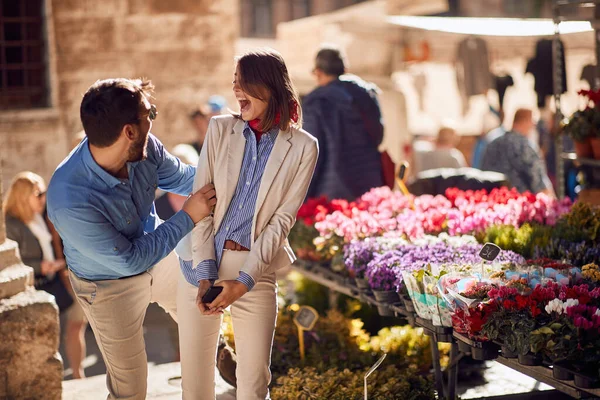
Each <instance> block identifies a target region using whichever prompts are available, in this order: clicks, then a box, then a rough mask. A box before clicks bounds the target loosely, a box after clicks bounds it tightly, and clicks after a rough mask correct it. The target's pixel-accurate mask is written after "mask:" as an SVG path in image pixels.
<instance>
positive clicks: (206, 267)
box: [194, 260, 219, 282]
mask: <svg viewBox="0 0 600 400" xmlns="http://www.w3.org/2000/svg"><path fill="white" fill-rule="evenodd" d="M194 272H195V275H196V281H197V282H200V281H201V280H203V279H208V280H212V281H215V280H217V279H219V272H218V271H217V262H216V261H215V260H204V261H201V262H200V263H199V264H198V266H197V267H196V268H195V269H194Z"/></svg>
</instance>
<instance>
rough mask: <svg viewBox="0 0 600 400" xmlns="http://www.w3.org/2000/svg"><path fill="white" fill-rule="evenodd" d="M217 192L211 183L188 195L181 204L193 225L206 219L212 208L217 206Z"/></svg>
mask: <svg viewBox="0 0 600 400" xmlns="http://www.w3.org/2000/svg"><path fill="white" fill-rule="evenodd" d="M216 196H217V192H216V191H215V187H214V185H213V184H212V183H209V184H208V185H206V186H204V187H202V188H201V189H200V190H198V191H197V192H196V193H194V194H192V195H190V197H188V199H187V200H186V201H185V203H184V204H183V211H185V212H186V213H187V214H188V215H189V216H190V218H191V219H192V221H194V224H195V223H197V222H198V221H201V220H203V219H204V218H206V217H208V216H209V215H210V213H211V212H212V209H213V207H214V206H215V204H217V197H216Z"/></svg>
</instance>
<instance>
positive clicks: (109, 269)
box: [48, 79, 216, 399]
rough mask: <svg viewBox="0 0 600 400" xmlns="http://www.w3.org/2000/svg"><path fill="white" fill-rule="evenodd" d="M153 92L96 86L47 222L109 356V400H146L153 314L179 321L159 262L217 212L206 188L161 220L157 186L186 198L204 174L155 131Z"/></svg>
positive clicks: (172, 266)
mask: <svg viewBox="0 0 600 400" xmlns="http://www.w3.org/2000/svg"><path fill="white" fill-rule="evenodd" d="M152 89H153V86H152V84H151V82H149V81H141V80H128V79H108V80H103V81H98V82H96V83H95V84H93V85H92V86H91V87H90V88H89V89H88V91H87V92H86V94H85V95H84V97H83V100H82V103H81V110H80V113H81V122H82V124H83V128H84V130H85V132H86V136H87V138H86V139H84V140H83V141H82V142H81V143H80V144H79V146H77V147H76V148H75V149H74V150H73V151H72V152H71V154H69V156H68V157H67V158H66V159H65V160H64V161H63V162H62V163H61V165H59V167H58V168H57V170H56V171H55V173H54V176H53V177H52V180H51V181H50V185H49V186H48V216H49V218H50V220H51V221H52V223H53V224H54V226H55V227H56V230H57V231H58V233H59V234H60V236H61V238H62V239H63V242H64V252H65V256H66V259H67V264H68V265H69V276H70V278H71V282H72V285H73V289H74V291H75V294H76V295H77V299H78V301H79V303H80V304H81V305H82V307H83V309H84V312H85V315H86V317H87V318H88V320H89V321H90V325H91V326H92V329H93V330H94V334H95V336H96V341H97V342H98V346H99V347H100V351H101V352H102V356H103V358H104V362H105V364H106V370H107V386H108V390H109V396H108V398H109V399H125V398H126V399H144V398H145V397H146V378H147V368H148V367H147V359H146V351H145V347H144V336H143V331H142V323H143V321H144V317H145V314H146V308H147V307H148V304H149V303H150V302H157V303H159V304H160V305H161V306H162V307H163V308H165V310H166V311H168V312H169V313H170V314H171V315H172V316H173V317H174V318H175V316H176V312H177V309H176V291H177V281H178V276H179V271H178V270H177V264H176V261H175V263H167V262H161V260H163V259H165V257H167V256H168V255H169V254H171V253H172V251H173V249H174V248H175V246H176V245H177V243H178V242H179V241H180V240H181V239H182V238H183V237H184V236H185V235H186V234H187V233H189V232H190V231H191V230H192V229H193V227H194V224H195V223H197V222H198V221H200V220H202V219H204V218H205V217H207V216H208V215H209V214H210V213H211V209H212V207H213V206H214V205H215V204H216V199H215V191H214V188H213V186H212V185H207V186H205V187H203V188H202V189H200V190H199V191H198V192H197V193H195V194H194V195H190V197H189V198H188V200H187V201H186V203H185V204H184V206H183V209H182V210H181V211H179V212H178V213H176V214H175V215H174V216H173V217H171V218H170V219H169V220H167V221H166V222H164V223H162V221H161V220H160V219H159V218H158V217H157V216H156V212H155V207H154V193H155V190H156V188H158V187H159V188H161V189H162V190H165V191H169V192H173V193H177V194H180V195H188V194H189V193H190V192H191V191H192V185H193V179H194V176H195V172H196V169H195V168H194V167H192V166H189V165H186V164H184V163H182V162H180V161H179V160H178V159H177V158H175V157H173V156H172V155H170V154H169V153H168V152H167V151H166V150H165V149H164V147H163V145H162V143H161V142H160V141H159V140H158V139H157V138H156V137H155V136H153V135H152V134H151V133H150V128H151V127H152V121H153V120H154V119H155V118H156V114H157V112H156V107H155V106H154V105H152V104H150V102H149V99H150V97H151V91H152Z"/></svg>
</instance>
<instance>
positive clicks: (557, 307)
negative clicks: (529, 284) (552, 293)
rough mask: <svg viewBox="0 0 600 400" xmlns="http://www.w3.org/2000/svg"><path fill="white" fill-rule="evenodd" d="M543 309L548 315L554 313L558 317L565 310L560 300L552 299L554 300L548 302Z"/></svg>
mask: <svg viewBox="0 0 600 400" xmlns="http://www.w3.org/2000/svg"><path fill="white" fill-rule="evenodd" d="M545 309H546V312H547V313H548V314H552V313H553V312H555V313H557V314H559V315H560V314H562V313H563V311H564V310H565V308H564V303H563V302H562V301H560V299H554V300H552V301H550V302H549V303H548V304H547V305H546V307H545Z"/></svg>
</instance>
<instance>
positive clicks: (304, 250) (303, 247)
mask: <svg viewBox="0 0 600 400" xmlns="http://www.w3.org/2000/svg"><path fill="white" fill-rule="evenodd" d="M317 236H319V231H317V229H316V228H315V227H314V225H306V224H305V223H304V222H302V221H296V223H295V224H294V226H293V227H292V230H291V231H290V234H289V236H288V239H289V241H290V245H291V246H292V248H293V249H294V251H295V252H296V254H297V255H298V257H299V258H301V259H304V260H313V261H317V260H319V258H320V257H319V255H318V254H317V248H316V247H315V245H314V243H313V241H314V238H316V237H317Z"/></svg>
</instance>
